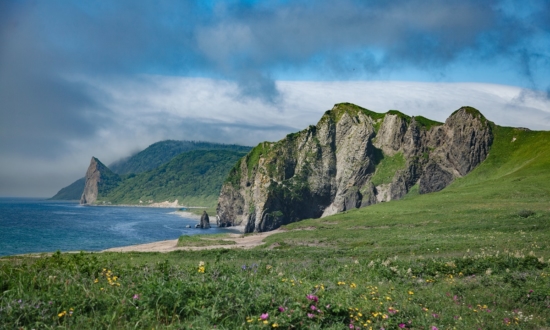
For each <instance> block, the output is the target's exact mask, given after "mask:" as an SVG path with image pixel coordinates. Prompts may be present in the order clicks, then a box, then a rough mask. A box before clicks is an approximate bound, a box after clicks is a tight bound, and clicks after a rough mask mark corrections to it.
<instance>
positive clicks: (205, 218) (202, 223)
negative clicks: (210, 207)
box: [199, 211, 210, 229]
mask: <svg viewBox="0 0 550 330" xmlns="http://www.w3.org/2000/svg"><path fill="white" fill-rule="evenodd" d="M199 228H202V229H209V228H210V219H209V218H208V213H206V211H203V212H202V216H201V221H200V223H199Z"/></svg>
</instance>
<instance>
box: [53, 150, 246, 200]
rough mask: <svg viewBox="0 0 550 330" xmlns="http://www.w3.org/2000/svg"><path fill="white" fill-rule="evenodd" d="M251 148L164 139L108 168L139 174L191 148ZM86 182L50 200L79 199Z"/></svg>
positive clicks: (126, 173) (80, 182)
mask: <svg viewBox="0 0 550 330" xmlns="http://www.w3.org/2000/svg"><path fill="white" fill-rule="evenodd" d="M250 149H251V148H250V147H246V146H239V145H234V144H221V143H212V142H201V141H175V140H165V141H160V142H156V143H153V144H152V145H150V146H149V147H147V148H145V149H144V150H142V151H140V152H138V153H137V154H135V155H133V156H130V157H127V158H124V159H121V160H119V161H116V162H114V163H113V164H111V165H110V166H109V169H110V170H111V171H113V172H114V173H117V174H120V175H124V174H125V175H129V174H139V173H143V172H146V171H150V170H153V169H155V168H157V167H159V166H160V165H162V164H166V163H168V162H169V161H170V160H171V159H173V158H174V157H176V156H177V155H179V154H181V153H183V152H187V151H192V150H232V151H237V152H248V151H249V150H250ZM85 183H86V180H85V178H81V179H78V180H76V181H75V182H73V183H72V184H70V185H69V186H67V187H65V188H62V189H61V190H60V191H59V192H58V193H57V194H55V196H53V197H52V198H51V199H52V200H79V199H80V196H82V191H83V190H84V185H85Z"/></svg>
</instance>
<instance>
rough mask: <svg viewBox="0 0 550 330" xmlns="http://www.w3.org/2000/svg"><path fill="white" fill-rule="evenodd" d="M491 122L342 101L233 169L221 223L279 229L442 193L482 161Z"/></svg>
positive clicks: (467, 111)
mask: <svg viewBox="0 0 550 330" xmlns="http://www.w3.org/2000/svg"><path fill="white" fill-rule="evenodd" d="M491 144H492V131H491V124H490V123H489V122H488V121H487V120H486V119H485V118H484V117H483V116H482V115H481V113H480V112H479V111H477V110H476V109H473V108H470V107H463V108H460V109H459V110H457V111H455V112H454V113H453V114H452V115H451V116H450V117H449V118H448V119H447V120H446V122H445V123H438V122H435V121H431V120H429V119H426V118H423V117H409V116H406V115H404V114H402V113H400V112H398V111H395V110H392V111H389V112H387V113H385V114H381V113H375V112H372V111H369V110H367V109H363V108H361V107H358V106H356V105H353V104H349V103H343V104H337V105H335V106H334V108H333V109H332V110H329V111H327V112H326V113H325V114H324V115H323V117H322V118H321V120H320V121H319V123H318V124H317V125H316V126H310V127H308V128H307V129H305V130H303V131H301V132H298V133H294V134H289V135H287V136H286V138H284V139H283V140H281V141H279V142H275V143H270V142H263V143H261V144H259V145H258V146H257V147H255V148H254V149H253V150H252V151H251V152H250V153H249V154H248V155H247V156H245V157H244V158H242V159H241V160H240V161H239V162H238V163H237V164H236V165H235V166H234V168H233V169H232V170H231V171H230V173H229V176H228V177H227V179H226V181H225V183H224V185H223V187H222V189H221V193H220V197H219V200H218V209H217V213H218V225H219V226H220V227H224V226H235V225H241V226H244V227H245V231H246V232H253V231H257V232H258V231H268V230H273V229H276V228H278V227H280V226H281V225H284V224H287V223H290V222H294V221H298V220H301V219H306V218H318V217H322V216H327V215H331V214H335V213H337V212H341V211H345V210H349V209H353V208H358V207H364V206H368V205H372V204H376V203H380V202H386V201H390V200H394V199H399V198H402V197H403V196H404V195H405V194H407V193H408V191H409V190H410V189H411V187H413V186H414V185H417V184H418V186H419V191H420V193H429V192H435V191H439V190H441V189H443V188H445V187H446V186H447V185H449V184H450V183H451V182H452V181H453V180H454V179H455V178H457V177H461V176H463V175H465V174H467V173H468V172H470V171H471V170H472V169H473V168H475V166H477V165H478V164H479V163H481V162H482V161H483V160H484V159H485V157H487V154H488V152H489V148H490V146H491Z"/></svg>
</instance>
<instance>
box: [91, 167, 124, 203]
mask: <svg viewBox="0 0 550 330" xmlns="http://www.w3.org/2000/svg"><path fill="white" fill-rule="evenodd" d="M95 161H96V162H97V170H98V171H99V173H100V175H101V177H100V180H99V182H98V185H97V196H98V198H101V197H103V196H107V195H108V194H109V193H110V192H111V191H113V190H114V189H115V188H117V187H118V186H119V185H120V184H121V183H122V180H123V179H122V178H121V176H120V175H118V174H116V173H115V172H113V171H111V170H110V169H109V168H108V167H107V166H105V164H103V163H102V162H101V161H100V160H99V159H97V158H95Z"/></svg>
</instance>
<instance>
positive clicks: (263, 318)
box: [260, 313, 269, 321]
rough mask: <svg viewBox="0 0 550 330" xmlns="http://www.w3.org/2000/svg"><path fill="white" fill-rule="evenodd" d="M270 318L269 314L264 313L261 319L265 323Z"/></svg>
mask: <svg viewBox="0 0 550 330" xmlns="http://www.w3.org/2000/svg"><path fill="white" fill-rule="evenodd" d="M268 317H269V314H268V313H264V314H262V315H260V318H261V319H262V320H264V321H265V320H267V318H268Z"/></svg>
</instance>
